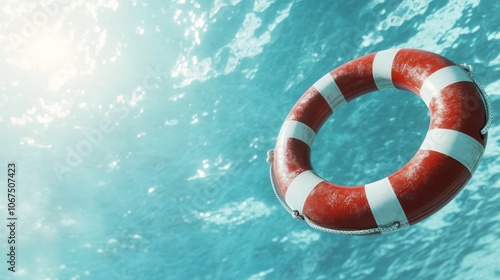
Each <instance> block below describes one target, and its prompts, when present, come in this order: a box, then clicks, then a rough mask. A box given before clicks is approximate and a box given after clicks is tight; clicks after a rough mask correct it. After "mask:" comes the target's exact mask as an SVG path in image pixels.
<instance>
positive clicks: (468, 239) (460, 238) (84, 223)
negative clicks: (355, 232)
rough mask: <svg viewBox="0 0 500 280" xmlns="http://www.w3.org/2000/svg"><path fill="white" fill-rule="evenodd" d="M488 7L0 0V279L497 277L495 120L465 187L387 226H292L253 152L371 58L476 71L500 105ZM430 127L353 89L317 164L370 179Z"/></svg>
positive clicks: (410, 104)
mask: <svg viewBox="0 0 500 280" xmlns="http://www.w3.org/2000/svg"><path fill="white" fill-rule="evenodd" d="M499 11H500V4H499V2H498V1H495V0H482V1H479V0H456V1H430V0H428V1H388V0H387V1H384V0H373V1H298V0H283V1H268V0H255V1H250V0H248V1H243V0H215V1H201V0H179V1H138V0H132V1H119V2H118V1H117V0H102V1H101V0H100V1H81V0H73V1H67V0H59V1H43V2H42V1H4V2H3V3H2V10H1V12H0V13H1V15H2V16H1V17H0V23H1V25H0V26H1V29H0V30H1V32H0V34H1V37H0V42H1V53H2V57H3V58H4V59H2V61H1V62H0V65H1V68H0V74H1V78H0V112H1V113H0V144H1V145H2V149H0V159H1V160H0V161H1V162H2V165H4V166H5V164H6V163H7V162H9V161H16V162H17V164H18V174H17V178H18V186H17V215H18V217H19V220H18V228H17V239H18V246H17V248H18V251H17V265H16V270H17V271H16V273H10V272H9V271H7V264H6V259H7V257H6V253H7V248H8V247H7V241H6V240H7V234H8V233H7V230H6V227H5V226H1V227H0V228H1V229H0V249H1V254H0V264H1V265H0V278H1V279H252V280H255V279H500V261H499V260H500V225H499V223H500V211H499V206H498V205H499V204H498V201H499V199H500V193H499V188H500V175H499V172H500V159H499V157H498V155H499V148H500V136H499V133H500V126H499V125H498V124H496V123H494V124H493V126H492V128H491V129H490V133H489V141H488V146H487V149H486V151H485V155H484V158H483V160H482V161H481V164H480V166H479V167H478V169H477V171H476V174H475V175H474V177H473V178H472V180H471V181H470V182H469V183H468V185H467V186H466V187H465V188H464V190H463V191H462V192H461V193H460V194H459V195H458V196H457V197H456V198H455V199H454V200H453V201H451V202H450V203H449V204H448V205H447V206H446V207H444V208H443V209H442V210H441V211H439V212H438V213H437V214H435V215H433V216H432V217H430V218H428V219H427V220H425V221H423V222H421V223H419V224H417V225H415V226H413V227H411V228H408V229H405V230H403V231H398V232H395V233H390V234H386V235H379V236H369V237H353V236H339V235H331V234H328V233H323V232H320V231H316V230H313V229H311V228H309V227H308V226H307V224H305V223H303V222H302V223H301V222H298V221H294V220H293V219H292V218H291V217H290V216H289V215H288V213H287V212H286V211H285V210H284V209H283V208H282V207H281V205H280V204H279V202H278V201H277V199H276V198H275V196H274V194H273V191H272V189H271V186H270V182H269V177H268V176H269V174H268V172H269V171H268V169H269V166H268V164H267V163H266V162H265V159H266V152H267V150H269V149H271V148H273V147H274V144H275V141H276V136H277V134H278V132H279V129H280V126H281V124H282V122H283V120H284V118H285V117H286V115H287V113H288V111H289V110H290V109H291V107H292V106H293V104H294V103H295V102H296V101H297V100H298V98H299V97H300V96H301V95H302V93H303V92H304V91H305V90H306V89H307V88H308V87H309V86H310V85H312V84H313V83H314V82H315V81H316V80H317V79H319V78H320V77H321V76H322V75H324V74H325V73H326V72H328V71H330V70H331V69H333V68H335V67H337V66H339V65H341V64H342V63H344V62H347V61H349V60H352V59H354V58H356V57H359V56H362V55H365V54H368V53H372V52H375V51H379V50H384V49H389V48H396V47H409V48H419V49H424V50H428V51H433V52H436V53H439V54H441V55H443V56H445V57H448V58H450V59H451V60H453V61H456V62H467V63H470V64H472V65H473V66H474V67H475V74H476V77H477V79H478V80H479V81H480V82H481V84H482V85H483V86H484V87H485V89H486V91H487V92H488V93H489V94H490V97H491V101H492V105H493V109H494V111H496V112H498V111H499V109H500V79H499V75H500V54H499V50H500V28H499V27H500V13H499ZM44 15H45V16H44ZM497 115H499V114H498V113H497ZM428 125H429V116H428V113H427V109H426V107H425V105H424V104H423V102H422V101H421V100H419V98H418V97H416V96H414V95H412V94H411V93H407V92H404V91H399V90H392V91H391V90H387V91H382V92H376V93H372V94H369V95H366V96H363V97H361V98H359V99H357V100H356V101H353V102H351V103H349V104H347V105H346V106H345V107H343V108H341V109H340V110H339V111H338V112H337V113H336V114H335V115H334V116H333V117H332V118H330V119H329V120H328V121H327V122H326V124H325V125H324V127H323V128H322V130H321V132H320V133H319V135H318V137H317V138H316V140H315V143H314V145H313V154H312V161H313V165H314V167H315V169H316V170H317V172H318V173H319V174H320V175H321V176H323V177H324V178H326V179H328V180H331V181H334V182H336V183H340V184H364V183H369V182H373V181H375V180H378V179H380V178H383V177H385V176H387V175H389V174H391V173H392V172H394V171H396V170H397V169H399V168H400V167H401V166H403V165H404V164H405V163H406V162H407V161H408V160H409V159H410V158H411V157H412V156H413V154H414V153H415V152H416V151H417V149H418V147H419V146H420V144H421V141H422V140H423V137H424V136H425V133H426V130H427V127H428ZM0 170H5V168H0ZM0 179H1V180H0V182H5V180H6V171H0ZM0 189H3V190H4V191H1V196H0V197H1V201H0V212H1V213H6V212H7V210H6V191H5V186H4V185H2V187H1V188H0ZM5 216H6V214H2V215H0V218H2V219H3V220H4V222H5V223H6V219H5V218H3V217H5ZM4 222H1V224H2V225H3V224H4Z"/></svg>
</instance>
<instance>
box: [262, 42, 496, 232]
mask: <svg viewBox="0 0 500 280" xmlns="http://www.w3.org/2000/svg"><path fill="white" fill-rule="evenodd" d="M386 88H397V89H403V90H408V91H411V92H413V93H415V94H417V95H418V96H420V98H421V99H422V100H423V101H424V102H425V104H426V105H427V107H428V109H429V111H430V126H429V130H428V131H427V135H426V137H425V140H424V141H423V143H422V145H421V147H420V149H419V150H418V151H417V153H416V154H415V156H414V157H413V158H412V159H411V160H410V161H409V162H408V163H407V164H406V165H404V166H403V167H402V168H401V169H400V170H398V171H397V172H395V173H394V174H392V175H390V176H388V177H386V178H383V179H381V180H379V181H376V182H372V183H368V184H366V185H362V186H341V185H338V184H335V183H332V182H328V181H326V180H324V179H323V178H321V177H320V176H318V175H317V174H316V173H315V172H314V170H313V168H312V165H311V160H310V153H311V145H312V143H313V140H314V137H315V136H316V133H317V132H318V131H319V129H320V127H321V126H322V124H323V123H324V122H325V120H326V119H327V118H328V117H329V116H330V115H331V114H332V113H333V112H334V111H335V110H337V109H338V108H339V107H341V106H342V105H344V104H345V103H346V102H349V101H351V100H353V99H355V98H357V97H359V96H361V95H363V94H365V93H368V92H372V91H376V90H382V89H386ZM485 98H486V97H485V96H483V95H482V92H481V91H480V89H479V88H478V87H477V85H476V83H475V81H473V80H472V79H471V77H470V76H469V75H468V73H467V72H466V71H465V70H464V69H463V68H462V67H460V66H458V65H456V64H455V63H453V62H451V61H450V60H448V59H446V58H444V57H442V56H440V55H437V54H434V53H431V52H427V51H422V50H415V49H391V50H385V51H380V52H377V53H372V54H369V55H366V56H363V57H360V58H357V59H355V60H352V61H350V62H348V63H345V64H343V65H341V66H340V67H338V68H336V69H334V70H333V71H331V72H329V73H328V74H326V75H325V76H323V77H322V78H321V79H319V80H318V81H317V82H316V83H314V85H313V86H312V87H310V88H309V89H308V90H307V91H306V92H305V93H304V94H303V95H302V97H301V98H300V99H299V100H298V102H297V103H296V104H295V106H294V107H293V108H292V110H291V112H290V113H289V114H288V116H287V118H286V120H285V122H284V124H283V126H282V127H281V130H280V132H279V135H278V138H277V141H276V146H275V149H274V153H273V155H272V157H271V159H270V162H271V164H272V165H271V177H272V179H273V181H274V182H273V183H275V184H276V185H277V189H279V192H280V194H279V196H281V197H282V198H284V200H285V201H286V204H284V206H285V207H287V208H288V207H289V209H290V210H292V211H293V212H294V213H295V215H296V217H299V218H305V219H306V220H307V221H309V222H310V224H312V225H314V226H315V227H318V228H320V229H331V230H332V231H333V232H336V231H338V232H341V233H354V234H371V233H378V232H385V231H392V230H396V229H401V228H405V227H408V226H410V225H413V224H415V223H417V222H419V221H421V220H423V219H424V218H426V217H428V216H430V215H431V214H433V213H435V212H436V211H438V210H439V209H441V208H442V207H443V206H444V205H446V204H447V203H448V202H449V201H450V200H451V199H452V198H453V197H455V195H457V194H458V193H459V191H460V190H461V189H462V188H463V187H464V186H465V184H466V183H467V182H468V181H469V179H470V178H471V176H472V174H473V173H474V171H475V169H476V167H477V166H478V163H479V161H480V159H481V157H482V154H483V152H484V148H485V145H486V140H487V133H483V134H482V133H481V129H482V128H483V127H484V126H485V123H487V114H488V112H487V110H486V109H485V106H484V105H485V104H484V102H485V100H484V99H485Z"/></svg>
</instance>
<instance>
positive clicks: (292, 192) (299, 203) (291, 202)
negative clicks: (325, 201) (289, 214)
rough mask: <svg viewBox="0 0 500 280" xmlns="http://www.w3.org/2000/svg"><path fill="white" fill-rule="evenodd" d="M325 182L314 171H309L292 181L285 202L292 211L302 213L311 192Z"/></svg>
mask: <svg viewBox="0 0 500 280" xmlns="http://www.w3.org/2000/svg"><path fill="white" fill-rule="evenodd" d="M323 181H324V180H323V179H322V178H321V177H319V176H318V175H316V174H315V173H314V172H313V171H312V170H307V171H304V172H302V173H301V174H299V176H297V177H295V179H294V180H293V181H292V183H291V184H290V186H289V187H288V190H287V191H286V195H285V201H286V203H287V204H288V206H290V208H291V209H292V210H298V211H299V212H300V213H302V210H303V209H304V203H305V202H306V199H307V197H308V196H309V194H310V193H311V191H312V190H313V189H314V187H316V185H318V184H319V183H320V182H323Z"/></svg>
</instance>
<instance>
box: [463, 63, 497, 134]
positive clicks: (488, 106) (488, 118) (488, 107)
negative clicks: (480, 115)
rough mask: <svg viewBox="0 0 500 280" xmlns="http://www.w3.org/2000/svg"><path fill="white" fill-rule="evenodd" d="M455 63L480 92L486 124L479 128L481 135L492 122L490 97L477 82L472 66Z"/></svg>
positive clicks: (485, 132) (486, 131)
mask: <svg viewBox="0 0 500 280" xmlns="http://www.w3.org/2000/svg"><path fill="white" fill-rule="evenodd" d="M457 65H458V66H459V67H460V68H462V69H463V70H464V71H465V73H466V74H467V75H468V76H469V78H470V79H471V80H472V82H473V83H474V85H475V86H476V88H477V89H478V90H479V93H480V94H481V98H482V100H483V105H484V108H485V110H486V124H485V125H484V127H483V128H482V129H481V135H483V136H484V135H486V134H487V133H488V130H489V129H490V127H491V123H492V122H493V110H492V108H491V102H490V98H489V96H488V94H487V93H486V91H485V90H484V88H483V87H482V86H481V84H479V82H478V81H477V80H476V78H475V77H474V68H473V67H472V65H470V64H467V63H461V64H457Z"/></svg>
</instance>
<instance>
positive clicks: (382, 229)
mask: <svg viewBox="0 0 500 280" xmlns="http://www.w3.org/2000/svg"><path fill="white" fill-rule="evenodd" d="M273 159H274V150H272V149H271V150H269V151H267V159H266V161H267V162H268V163H269V176H270V179H271V186H272V187H273V190H274V194H275V195H276V198H278V201H279V202H280V203H281V205H283V208H285V210H286V211H287V212H288V213H290V215H292V217H293V218H294V219H295V220H299V221H306V223H307V224H308V225H309V226H310V227H312V228H314V229H317V230H321V231H324V232H328V233H335V234H344V235H367V234H373V233H379V232H380V233H386V232H390V231H394V230H397V229H398V228H399V227H400V226H401V223H399V222H395V223H393V224H392V225H388V226H383V227H377V228H372V229H363V230H336V229H330V228H325V227H322V226H320V225H318V224H316V223H315V222H313V221H311V220H310V219H309V218H308V217H307V216H306V215H304V214H303V213H300V212H299V211H298V210H293V209H291V208H290V206H288V204H287V203H286V201H285V199H284V198H283V196H282V195H281V194H280V191H279V190H278V184H277V183H276V177H275V176H274V171H273Z"/></svg>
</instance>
